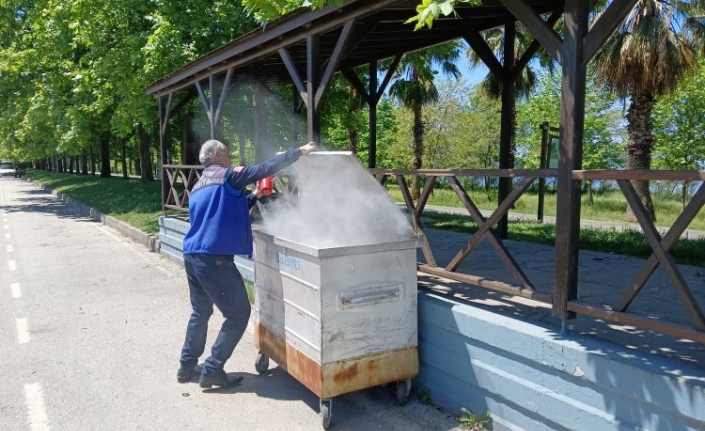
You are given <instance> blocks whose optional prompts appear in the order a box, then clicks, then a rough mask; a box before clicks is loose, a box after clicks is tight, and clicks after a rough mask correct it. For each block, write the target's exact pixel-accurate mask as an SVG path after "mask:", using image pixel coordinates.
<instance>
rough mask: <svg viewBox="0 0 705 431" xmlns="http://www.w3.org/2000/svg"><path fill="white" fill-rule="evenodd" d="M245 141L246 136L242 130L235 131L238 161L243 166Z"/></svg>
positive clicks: (244, 162) (245, 158) (245, 160)
mask: <svg viewBox="0 0 705 431" xmlns="http://www.w3.org/2000/svg"><path fill="white" fill-rule="evenodd" d="M246 142H247V136H245V132H244V131H243V130H239V131H238V133H237V144H238V147H239V151H238V152H239V161H240V166H245V165H246V164H247V157H246V156H245V151H246V150H245V144H246Z"/></svg>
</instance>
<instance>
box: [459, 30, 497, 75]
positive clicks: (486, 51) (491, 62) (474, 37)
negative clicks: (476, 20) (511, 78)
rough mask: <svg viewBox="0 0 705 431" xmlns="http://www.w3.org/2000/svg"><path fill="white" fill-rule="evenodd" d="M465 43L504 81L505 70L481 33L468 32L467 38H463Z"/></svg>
mask: <svg viewBox="0 0 705 431" xmlns="http://www.w3.org/2000/svg"><path fill="white" fill-rule="evenodd" d="M463 38H464V39H465V41H466V42H467V43H468V45H470V48H472V50H473V51H475V53H476V54H477V56H478V57H480V60H482V62H483V63H485V66H487V68H488V69H490V72H492V74H493V75H494V76H496V77H498V78H499V79H504V72H505V71H504V69H503V68H502V64H501V63H500V62H499V60H497V57H496V56H495V55H494V52H492V49H491V48H490V47H489V45H487V42H486V41H485V39H484V38H483V37H482V35H481V34H480V32H477V31H468V32H467V33H466V34H465V36H463Z"/></svg>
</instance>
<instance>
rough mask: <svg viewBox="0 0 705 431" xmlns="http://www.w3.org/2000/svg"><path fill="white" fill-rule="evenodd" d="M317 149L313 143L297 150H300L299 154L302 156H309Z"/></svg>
mask: <svg viewBox="0 0 705 431" xmlns="http://www.w3.org/2000/svg"><path fill="white" fill-rule="evenodd" d="M317 149H318V147H317V146H316V143H315V142H313V141H311V142H309V143H308V144H306V145H304V146H301V147H299V150H301V154H303V155H304V156H305V155H306V154H311V153H312V152H314V151H316V150H317Z"/></svg>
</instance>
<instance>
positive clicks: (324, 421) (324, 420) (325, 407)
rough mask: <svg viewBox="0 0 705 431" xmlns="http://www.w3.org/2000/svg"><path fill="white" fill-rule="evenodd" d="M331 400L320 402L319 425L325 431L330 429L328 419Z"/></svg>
mask: <svg viewBox="0 0 705 431" xmlns="http://www.w3.org/2000/svg"><path fill="white" fill-rule="evenodd" d="M332 408H333V400H321V413H320V415H321V425H323V429H324V430H327V429H328V428H329V427H330V418H331V416H332V413H331V411H332Z"/></svg>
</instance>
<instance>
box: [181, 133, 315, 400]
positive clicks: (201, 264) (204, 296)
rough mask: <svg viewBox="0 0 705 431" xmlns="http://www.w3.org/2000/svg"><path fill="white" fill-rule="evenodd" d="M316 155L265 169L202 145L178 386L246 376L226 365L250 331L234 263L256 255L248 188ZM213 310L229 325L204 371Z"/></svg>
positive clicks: (225, 382)
mask: <svg viewBox="0 0 705 431" xmlns="http://www.w3.org/2000/svg"><path fill="white" fill-rule="evenodd" d="M315 150H316V144H315V143H314V142H309V143H308V144H306V145H304V146H301V147H299V148H291V149H289V150H288V151H286V152H285V153H281V154H277V155H276V156H273V157H271V158H269V159H267V160H265V161H264V162H262V163H259V164H256V165H252V166H237V167H234V166H232V160H231V159H230V152H229V151H228V148H227V146H226V145H225V144H223V143H222V142H220V141H217V140H213V139H211V140H208V141H206V142H204V143H203V145H202V146H201V150H200V153H199V156H198V159H199V161H200V162H201V164H202V165H203V166H205V169H204V170H203V173H202V174H201V178H200V179H199V180H198V182H196V184H195V185H194V187H193V190H192V191H191V194H190V196H189V219H190V223H191V226H190V228H189V230H188V232H187V233H186V236H185V237H184V245H183V255H184V266H185V268H186V278H187V279H188V285H189V292H190V296H191V306H192V308H193V311H192V313H191V317H190V319H189V322H188V326H187V327H186V340H185V342H184V346H183V348H182V350H181V359H180V362H181V366H180V367H179V370H178V372H177V375H176V377H177V380H178V381H179V383H186V382H189V381H190V380H191V378H192V377H194V376H197V375H199V374H200V378H199V385H200V386H201V387H202V388H210V387H212V386H214V385H215V386H221V387H228V386H233V385H236V384H238V383H240V381H241V380H242V376H236V375H232V374H227V373H226V372H225V370H224V366H225V362H226V361H227V360H228V359H230V356H231V355H232V353H233V351H234V350H235V346H237V343H238V342H239V341H240V338H241V337H242V334H243V333H244V332H245V329H246V328H247V322H248V320H249V318H250V302H249V300H248V298H247V292H246V290H245V283H244V282H243V280H242V275H240V272H239V271H238V269H237V267H236V266H235V263H234V261H233V258H234V256H235V255H247V256H250V255H252V226H251V223H250V216H249V209H250V207H252V205H254V204H255V202H256V201H257V198H258V196H259V191H258V190H255V192H254V193H246V192H245V187H246V186H247V185H249V184H253V183H255V182H256V181H259V180H261V179H263V178H266V177H268V176H271V175H273V174H275V173H276V172H278V171H280V170H281V169H284V168H285V167H287V166H289V165H291V164H292V163H294V162H295V161H297V160H298V159H299V157H300V156H301V155H307V154H310V153H311V152H313V151H315ZM213 304H215V306H216V307H218V309H219V310H220V311H221V313H223V317H225V321H224V322H223V326H222V327H221V329H220V332H219V333H218V337H217V338H216V340H215V342H214V343H213V346H212V348H211V355H210V357H208V359H206V361H205V363H204V364H203V366H202V367H201V366H200V365H198V358H200V356H201V355H202V354H203V352H204V350H205V347H206V335H207V332H208V321H209V319H210V316H211V315H212V314H213Z"/></svg>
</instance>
